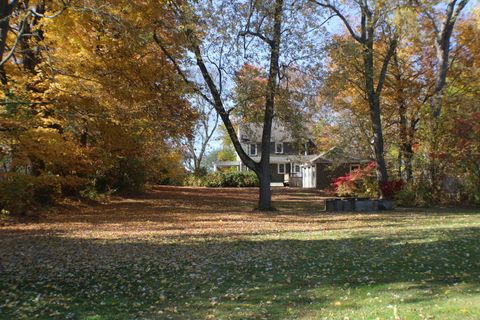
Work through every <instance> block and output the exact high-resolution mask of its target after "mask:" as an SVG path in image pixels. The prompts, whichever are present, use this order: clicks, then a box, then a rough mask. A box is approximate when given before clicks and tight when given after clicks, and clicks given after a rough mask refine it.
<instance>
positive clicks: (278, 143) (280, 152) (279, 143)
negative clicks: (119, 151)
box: [275, 142, 283, 154]
mask: <svg viewBox="0 0 480 320" xmlns="http://www.w3.org/2000/svg"><path fill="white" fill-rule="evenodd" d="M277 146H281V147H282V150H281V151H278V149H277ZM275 153H276V154H283V142H275Z"/></svg>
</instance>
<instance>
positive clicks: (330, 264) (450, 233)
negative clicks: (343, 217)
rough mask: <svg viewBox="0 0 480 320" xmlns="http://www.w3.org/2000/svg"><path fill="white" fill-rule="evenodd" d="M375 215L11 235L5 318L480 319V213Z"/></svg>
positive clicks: (5, 256) (5, 248)
mask: <svg viewBox="0 0 480 320" xmlns="http://www.w3.org/2000/svg"><path fill="white" fill-rule="evenodd" d="M354 217H355V215H354V214H351V218H352V220H353V218H354ZM389 217H395V220H393V219H390V218H389ZM371 220H372V226H371V227H369V226H364V227H361V228H355V227H353V226H352V227H351V228H349V227H348V226H349V224H348V221H347V223H346V224H345V225H344V226H343V227H342V228H338V229H333V228H332V229H331V230H326V231H309V232H298V231H295V232H290V231H288V230H286V231H285V232H273V233H260V234H254V235H237V236H215V237H214V236H212V237H189V236H179V237H173V238H172V237H170V238H166V237H151V238H148V239H137V238H118V239H96V238H89V237H88V236H85V237H80V238H73V237H70V236H68V232H67V231H64V232H63V233H54V232H47V233H43V232H37V233H28V235H25V234H22V233H14V232H10V233H3V234H2V233H0V235H1V238H0V259H2V260H0V261H1V262H0V276H1V278H0V280H1V281H0V319H35V318H39V319H55V318H58V319H91V320H93V319H395V317H396V319H462V320H463V319H479V318H480V212H478V211H464V212H462V211H455V212H452V211H448V210H446V211H445V210H443V211H441V212H435V211H434V210H431V211H428V212H424V211H417V212H414V213H411V212H407V211H399V212H392V213H387V214H383V215H372V219H371ZM379 224H380V225H379ZM92 228H94V226H93V227H92Z"/></svg>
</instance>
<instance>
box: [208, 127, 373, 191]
mask: <svg viewBox="0 0 480 320" xmlns="http://www.w3.org/2000/svg"><path fill="white" fill-rule="evenodd" d="M262 130H263V127H262V126H261V125H259V124H254V123H247V124H241V125H239V129H238V133H237V134H238V137H239V140H240V142H241V143H242V147H243V150H245V152H246V153H247V154H248V155H249V156H250V157H252V159H253V160H255V161H260V157H261V140H262V139H261V138H262ZM366 162H368V160H361V159H359V158H355V157H353V156H349V155H346V154H345V153H344V152H343V151H342V150H341V149H340V148H332V149H331V150H329V151H327V152H325V153H322V154H318V153H317V150H316V146H315V144H314V143H313V142H312V140H311V139H310V137H309V136H308V135H305V138H303V139H294V138H293V136H292V134H291V133H290V132H289V131H288V130H286V129H285V127H284V126H282V125H280V124H278V123H276V122H274V123H273V125H272V137H271V142H270V178H271V183H272V186H294V187H303V188H321V189H324V188H327V187H328V186H329V185H330V183H331V180H332V179H333V178H335V177H338V176H341V175H344V174H346V173H348V172H350V170H353V169H354V168H357V167H359V166H360V165H361V164H363V163H366ZM214 167H215V170H224V169H226V168H230V169H231V168H235V170H238V171H244V170H249V169H248V168H247V167H246V166H245V165H244V164H243V163H242V161H241V160H240V157H239V156H238V155H237V159H236V160H235V161H218V162H216V163H215V164H214Z"/></svg>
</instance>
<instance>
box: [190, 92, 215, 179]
mask: <svg viewBox="0 0 480 320" xmlns="http://www.w3.org/2000/svg"><path fill="white" fill-rule="evenodd" d="M194 101H195V103H194V104H193V106H194V107H195V109H196V111H197V113H198V115H199V116H198V120H197V123H196V124H195V126H194V130H193V133H192V134H191V135H189V136H188V137H187V138H186V139H185V141H184V143H183V145H184V147H185V149H186V150H185V151H186V154H185V160H186V166H187V168H188V169H189V170H190V171H192V172H194V173H196V174H198V173H200V172H201V170H202V168H203V167H204V158H205V155H206V152H207V151H208V150H207V147H208V144H209V142H210V141H211V139H212V137H213V135H214V133H215V131H216V129H217V127H218V120H219V118H218V114H217V113H216V111H215V109H214V108H213V107H212V106H211V105H210V104H208V102H207V101H205V100H204V99H203V98H202V97H199V96H197V97H195V98H194Z"/></svg>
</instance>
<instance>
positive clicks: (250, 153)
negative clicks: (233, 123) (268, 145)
mask: <svg viewBox="0 0 480 320" xmlns="http://www.w3.org/2000/svg"><path fill="white" fill-rule="evenodd" d="M252 146H255V153H252ZM248 154H249V155H251V156H256V155H258V146H257V144H256V143H249V144H248Z"/></svg>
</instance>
